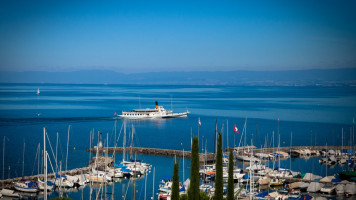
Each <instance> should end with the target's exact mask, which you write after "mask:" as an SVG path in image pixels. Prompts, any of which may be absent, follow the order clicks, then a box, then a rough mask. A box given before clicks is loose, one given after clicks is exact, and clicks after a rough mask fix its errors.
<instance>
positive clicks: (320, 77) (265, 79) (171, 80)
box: [0, 68, 356, 86]
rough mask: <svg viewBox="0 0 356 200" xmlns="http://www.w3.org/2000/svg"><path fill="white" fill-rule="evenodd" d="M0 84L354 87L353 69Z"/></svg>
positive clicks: (54, 76) (85, 76) (11, 77)
mask: <svg viewBox="0 0 356 200" xmlns="http://www.w3.org/2000/svg"><path fill="white" fill-rule="evenodd" d="M0 83H60V84H154V85H161V84H164V85H265V86H278V85H279V86H308V85H322V86H335V85H349V86H356V68H348V69H313V70H288V71H244V70H239V71H192V72H147V73H132V74H124V73H120V72H115V71H108V70H82V71H73V72H44V71H25V72H8V71H1V72H0Z"/></svg>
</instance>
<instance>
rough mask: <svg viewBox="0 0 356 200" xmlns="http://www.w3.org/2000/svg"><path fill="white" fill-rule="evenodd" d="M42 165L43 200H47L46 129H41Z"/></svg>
mask: <svg viewBox="0 0 356 200" xmlns="http://www.w3.org/2000/svg"><path fill="white" fill-rule="evenodd" d="M43 154H44V156H43V163H44V185H45V186H44V187H45V188H44V199H45V200H47V151H46V128H45V127H43Z"/></svg>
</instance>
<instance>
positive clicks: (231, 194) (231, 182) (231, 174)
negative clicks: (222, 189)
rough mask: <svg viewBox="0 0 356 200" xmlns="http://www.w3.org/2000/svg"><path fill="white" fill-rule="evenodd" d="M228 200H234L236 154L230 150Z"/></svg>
mask: <svg viewBox="0 0 356 200" xmlns="http://www.w3.org/2000/svg"><path fill="white" fill-rule="evenodd" d="M227 200H234V154H233V153H232V149H230V155H229V178H228V182H227Z"/></svg>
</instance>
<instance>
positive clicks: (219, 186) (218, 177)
mask: <svg viewBox="0 0 356 200" xmlns="http://www.w3.org/2000/svg"><path fill="white" fill-rule="evenodd" d="M215 169H216V174H215V196H214V200H222V199H223V195H224V182H223V166H222V139H221V132H220V131H219V139H218V149H217V152H216V166H215Z"/></svg>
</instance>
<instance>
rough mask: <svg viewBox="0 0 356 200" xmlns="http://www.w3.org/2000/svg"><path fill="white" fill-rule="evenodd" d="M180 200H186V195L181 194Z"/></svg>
mask: <svg viewBox="0 0 356 200" xmlns="http://www.w3.org/2000/svg"><path fill="white" fill-rule="evenodd" d="M179 199H180V200H188V195H187V194H182V195H180V197H179Z"/></svg>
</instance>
